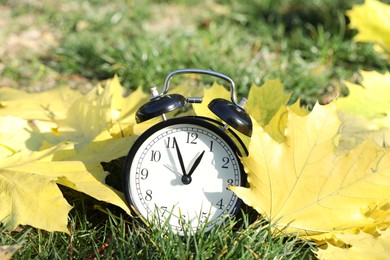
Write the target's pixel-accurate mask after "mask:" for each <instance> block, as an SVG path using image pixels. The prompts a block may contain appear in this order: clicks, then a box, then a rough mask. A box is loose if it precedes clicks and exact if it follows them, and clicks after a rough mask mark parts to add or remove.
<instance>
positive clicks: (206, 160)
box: [125, 123, 242, 234]
mask: <svg viewBox="0 0 390 260" xmlns="http://www.w3.org/2000/svg"><path fill="white" fill-rule="evenodd" d="M206 126H207V125H206ZM140 139H141V140H140V141H139V142H138V144H135V146H136V147H138V148H134V147H133V149H132V150H131V151H130V153H129V157H128V159H127V160H128V161H129V160H130V162H128V163H127V164H126V171H127V172H126V173H125V174H128V178H125V182H126V183H125V189H128V191H125V193H127V192H128V195H129V197H130V201H131V203H132V204H133V205H134V206H135V208H136V209H137V210H138V211H139V213H141V214H142V216H144V217H145V218H146V219H148V220H149V221H150V220H152V219H157V220H158V221H160V222H161V223H164V222H166V221H169V225H170V226H171V227H172V229H173V230H174V231H176V232H177V233H179V234H183V232H185V231H183V228H184V229H185V228H190V229H192V230H193V231H196V230H197V229H198V228H202V227H203V228H205V229H206V230H209V229H211V228H212V226H213V225H215V224H217V223H219V222H220V221H222V220H223V217H224V216H226V215H227V214H232V213H234V212H235V211H236V210H237V204H238V198H237V196H236V195H235V194H234V193H233V192H232V191H231V190H230V189H229V186H231V185H234V186H240V185H241V184H242V179H241V178H242V177H241V167H240V163H239V161H238V157H237V156H236V154H235V152H234V150H233V149H232V148H231V147H230V146H229V145H228V143H227V141H226V140H224V137H222V136H220V135H219V134H217V133H216V131H215V129H214V130H211V129H210V127H203V126H200V125H198V124H186V123H179V124H172V125H168V126H165V127H163V128H161V129H159V130H156V131H152V133H148V134H146V137H145V136H144V137H142V136H141V138H140ZM215 220H217V221H215ZM205 225H206V226H205Z"/></svg>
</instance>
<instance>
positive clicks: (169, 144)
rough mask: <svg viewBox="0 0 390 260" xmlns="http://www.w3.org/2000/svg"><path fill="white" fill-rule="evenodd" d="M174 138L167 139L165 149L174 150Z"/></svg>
mask: <svg viewBox="0 0 390 260" xmlns="http://www.w3.org/2000/svg"><path fill="white" fill-rule="evenodd" d="M175 139H176V138H175V137H173V138H171V137H170V136H168V137H167V143H166V148H175Z"/></svg>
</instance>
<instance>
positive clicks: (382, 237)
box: [316, 229, 390, 260]
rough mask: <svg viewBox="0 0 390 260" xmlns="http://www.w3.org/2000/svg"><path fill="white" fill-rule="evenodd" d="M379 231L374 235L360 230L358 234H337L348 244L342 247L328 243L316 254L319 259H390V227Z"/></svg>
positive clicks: (337, 237) (339, 238) (337, 236)
mask: <svg viewBox="0 0 390 260" xmlns="http://www.w3.org/2000/svg"><path fill="white" fill-rule="evenodd" d="M377 233H378V234H376V235H372V234H368V233H365V232H363V231H360V232H358V233H357V234H351V233H345V234H337V235H336V236H335V237H336V239H338V240H341V241H342V242H343V243H344V244H347V246H346V247H344V248H341V247H338V246H334V245H332V244H329V243H328V245H327V247H326V248H325V249H319V250H318V251H317V252H316V255H317V257H318V258H319V259H346V260H347V259H358V260H364V259H367V260H373V259H375V260H381V259H383V260H385V259H389V254H390V229H386V230H384V231H380V230H378V231H377Z"/></svg>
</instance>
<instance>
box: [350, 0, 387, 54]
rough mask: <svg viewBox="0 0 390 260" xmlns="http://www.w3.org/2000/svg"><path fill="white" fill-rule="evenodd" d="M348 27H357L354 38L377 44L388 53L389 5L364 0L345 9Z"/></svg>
mask: <svg viewBox="0 0 390 260" xmlns="http://www.w3.org/2000/svg"><path fill="white" fill-rule="evenodd" d="M347 15H348V17H349V19H350V25H349V26H350V28H352V29H357V30H358V34H357V35H356V36H355V40H357V41H361V42H372V43H375V44H377V46H378V47H379V48H381V49H382V51H385V52H387V53H388V54H390V19H389V17H390V5H388V4H385V3H382V2H380V1H378V0H366V1H365V2H364V4H362V5H355V6H354V7H353V8H352V10H349V11H347Z"/></svg>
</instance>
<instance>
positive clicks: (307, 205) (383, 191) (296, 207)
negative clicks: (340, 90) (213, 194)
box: [233, 103, 390, 241]
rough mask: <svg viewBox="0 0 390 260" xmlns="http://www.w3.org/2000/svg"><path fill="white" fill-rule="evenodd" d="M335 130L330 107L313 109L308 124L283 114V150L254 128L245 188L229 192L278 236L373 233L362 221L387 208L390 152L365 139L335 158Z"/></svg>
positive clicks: (337, 124)
mask: <svg viewBox="0 0 390 260" xmlns="http://www.w3.org/2000/svg"><path fill="white" fill-rule="evenodd" d="M340 126H341V122H340V120H339V118H338V116H337V111H336V105H335V104H334V103H331V104H329V105H326V106H320V105H318V104H317V105H316V106H315V107H314V109H313V111H312V112H311V113H310V114H308V115H307V116H298V115H296V114H295V113H293V112H291V111H289V115H288V122H287V127H286V130H285V133H286V134H285V141H284V142H282V143H278V142H276V141H275V140H273V139H272V138H271V137H270V136H269V134H267V133H266V132H265V131H264V130H263V129H262V128H261V127H260V126H259V125H257V124H254V133H253V136H252V141H251V144H250V147H249V157H247V158H243V159H242V162H243V164H244V166H245V169H246V171H247V173H248V182H249V188H244V187H233V191H234V192H236V193H237V195H238V196H239V197H240V198H242V199H243V201H244V202H245V203H246V204H248V205H250V206H252V207H254V208H255V209H256V210H257V211H258V212H259V213H260V214H262V215H263V216H264V217H265V218H266V219H268V220H269V221H270V222H271V223H272V225H273V226H275V227H276V228H278V229H281V230H284V231H285V232H288V233H295V232H298V234H299V235H300V236H303V237H306V238H310V239H315V240H318V241H320V240H323V239H328V238H330V237H332V236H333V235H332V234H333V233H334V232H338V231H344V230H350V229H354V228H358V227H369V226H375V225H378V224H379V223H378V222H377V220H376V219H375V216H374V215H370V214H366V213H367V208H368V207H369V206H371V207H372V205H379V204H380V203H383V202H390V152H389V150H386V149H384V148H381V147H378V146H377V145H376V144H375V143H373V142H372V141H371V140H370V139H368V140H366V141H365V142H363V143H362V144H361V145H360V146H358V147H356V148H355V149H353V150H351V151H349V152H348V153H347V154H345V155H337V154H336V153H335V149H336V145H337V141H338V139H339V135H338V134H339V129H340Z"/></svg>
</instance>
